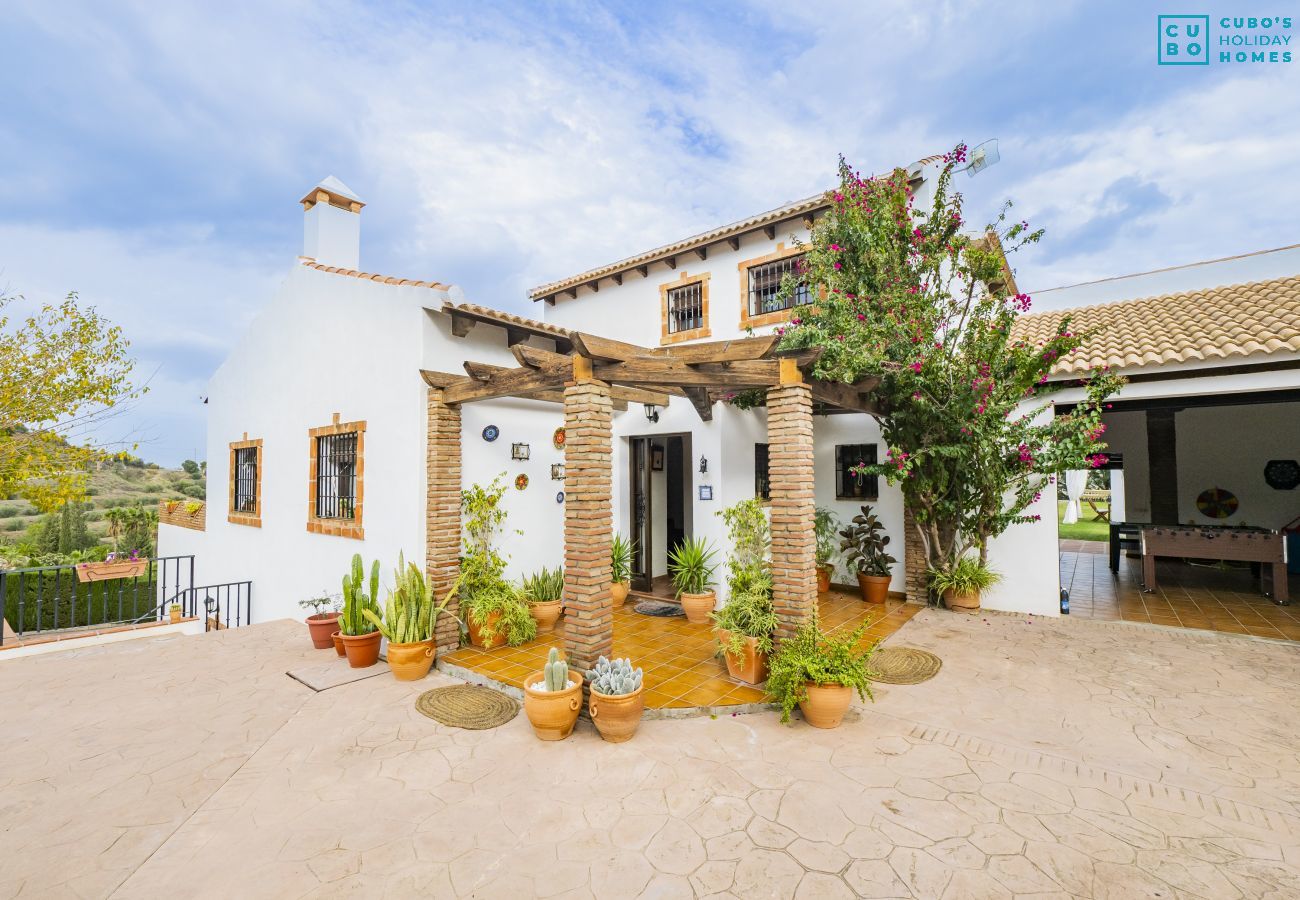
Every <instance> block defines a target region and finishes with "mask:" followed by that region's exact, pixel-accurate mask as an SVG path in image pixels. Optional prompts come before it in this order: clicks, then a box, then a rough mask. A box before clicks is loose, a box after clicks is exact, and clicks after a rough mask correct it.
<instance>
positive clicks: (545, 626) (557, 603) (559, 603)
mask: <svg viewBox="0 0 1300 900" xmlns="http://www.w3.org/2000/svg"><path fill="white" fill-rule="evenodd" d="M524 598H525V599H526V600H527V601H528V612H529V613H530V614H532V617H533V619H535V620H536V621H537V632H538V633H539V634H550V633H551V632H552V631H554V630H555V622H556V620H557V619H559V618H560V613H561V611H562V607H563V606H564V568H563V567H562V566H560V567H557V568H556V569H555V570H554V571H552V570H551V569H542V570H541V571H540V572H534V573H533V574H532V575H529V576H528V577H527V578H525V579H524Z"/></svg>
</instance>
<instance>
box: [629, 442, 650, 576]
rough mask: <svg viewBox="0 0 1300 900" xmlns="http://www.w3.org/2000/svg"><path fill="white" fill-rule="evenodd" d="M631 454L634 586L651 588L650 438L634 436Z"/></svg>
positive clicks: (631, 530) (631, 529)
mask: <svg viewBox="0 0 1300 900" xmlns="http://www.w3.org/2000/svg"><path fill="white" fill-rule="evenodd" d="M630 440H631V442H632V446H631V451H632V452H631V453H630V454H629V457H630V459H631V468H632V471H631V478H632V492H631V501H632V503H631V506H632V508H631V510H630V512H631V520H632V521H631V528H630V529H629V530H630V532H631V537H632V541H633V544H632V589H633V590H636V591H649V590H650V588H651V581H652V574H651V571H650V567H651V560H653V559H654V552H653V551H654V547H653V545H652V543H651V542H652V536H651V535H652V534H653V528H652V527H651V522H653V521H654V519H653V515H652V510H651V507H650V445H651V439H650V438H648V437H634V438H631V439H630Z"/></svg>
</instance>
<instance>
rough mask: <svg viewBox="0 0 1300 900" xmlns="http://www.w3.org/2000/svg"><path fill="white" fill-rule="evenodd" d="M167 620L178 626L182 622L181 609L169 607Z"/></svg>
mask: <svg viewBox="0 0 1300 900" xmlns="http://www.w3.org/2000/svg"><path fill="white" fill-rule="evenodd" d="M167 618H168V619H169V620H170V621H171V623H172V624H173V625H175V624H177V623H178V622H180V620H181V611H180V609H179V608H176V607H168V608H167Z"/></svg>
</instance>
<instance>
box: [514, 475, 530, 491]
mask: <svg viewBox="0 0 1300 900" xmlns="http://www.w3.org/2000/svg"><path fill="white" fill-rule="evenodd" d="M526 487H528V476H527V475H519V476H517V477H516V478H515V490H517V491H522V490H523V489H524V488H526Z"/></svg>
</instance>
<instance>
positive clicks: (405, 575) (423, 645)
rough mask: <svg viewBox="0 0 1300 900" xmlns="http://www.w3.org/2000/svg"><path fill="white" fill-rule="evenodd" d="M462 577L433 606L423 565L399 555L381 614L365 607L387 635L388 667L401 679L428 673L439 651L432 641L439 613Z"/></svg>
mask: <svg viewBox="0 0 1300 900" xmlns="http://www.w3.org/2000/svg"><path fill="white" fill-rule="evenodd" d="M459 587H460V580H459V579H457V580H456V583H454V584H453V585H452V586H451V590H449V591H448V592H447V596H445V597H443V598H442V603H440V604H439V605H438V606H436V607H435V606H434V605H433V594H432V592H431V591H430V589H429V581H428V579H427V578H426V577H425V574H424V573H423V572H421V571H420V567H419V566H417V565H416V564H415V563H409V564H408V563H407V562H406V559H405V557H404V556H403V554H401V553H398V554H397V570H396V571H395V572H394V573H393V589H392V590H391V591H389V592H388V599H387V601H386V602H385V604H384V614H383V615H382V616H381V615H380V614H379V612H378V610H376V609H371V608H365V609H362V610H361V614H362V615H363V616H365V617H366V618H367V619H369V620H370V622H371V624H373V625H374V626H375V627H376V628H377V629H379V632H380V633H381V634H382V635H383V636H384V637H386V638H388V668H389V670H391V671H392V673H393V677H394V678H396V679H397V680H398V681H418V680H419V679H421V678H423V677H424V676H425V675H428V674H429V669H430V667H432V666H433V660H434V654H435V653H436V652H437V649H436V647H435V646H434V643H433V632H434V628H435V627H436V626H437V623H438V616H439V615H440V614H441V613H442V611H443V610H444V609H446V608H447V604H448V603H450V602H451V598H452V597H454V596H455V595H456V591H457V589H458V588H459Z"/></svg>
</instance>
